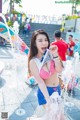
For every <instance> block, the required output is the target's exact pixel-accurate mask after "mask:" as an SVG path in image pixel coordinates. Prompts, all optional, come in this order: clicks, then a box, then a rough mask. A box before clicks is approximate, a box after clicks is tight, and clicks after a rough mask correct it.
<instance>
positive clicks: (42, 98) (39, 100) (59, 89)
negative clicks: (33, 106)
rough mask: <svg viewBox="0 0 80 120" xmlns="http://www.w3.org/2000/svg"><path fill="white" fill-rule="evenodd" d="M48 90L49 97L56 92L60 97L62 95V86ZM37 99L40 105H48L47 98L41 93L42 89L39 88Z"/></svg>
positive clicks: (48, 88)
mask: <svg viewBox="0 0 80 120" xmlns="http://www.w3.org/2000/svg"><path fill="white" fill-rule="evenodd" d="M47 90H48V93H49V96H51V95H52V93H53V92H56V91H57V92H58V94H59V95H60V94H61V88H60V85H58V86H57V87H47ZM37 97H38V103H39V105H44V104H46V100H45V97H44V95H43V93H42V92H41V90H40V88H38V91H37Z"/></svg>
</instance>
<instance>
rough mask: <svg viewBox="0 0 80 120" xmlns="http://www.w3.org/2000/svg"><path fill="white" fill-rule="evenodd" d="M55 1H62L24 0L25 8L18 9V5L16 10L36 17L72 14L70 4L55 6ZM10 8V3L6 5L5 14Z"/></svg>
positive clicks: (4, 7)
mask: <svg viewBox="0 0 80 120" xmlns="http://www.w3.org/2000/svg"><path fill="white" fill-rule="evenodd" d="M55 1H61V0H22V6H23V8H18V6H17V5H16V10H19V11H24V12H25V13H28V14H34V15H48V16H53V15H58V16H61V15H62V14H68V15H70V14H71V4H70V3H68V4H66V3H56V4H55ZM62 1H63V0H62ZM65 1H68V0H65ZM8 8H9V5H8V3H6V4H4V6H3V12H6V10H7V9H8Z"/></svg>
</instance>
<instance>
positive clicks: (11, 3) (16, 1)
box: [4, 0, 22, 18]
mask: <svg viewBox="0 0 80 120" xmlns="http://www.w3.org/2000/svg"><path fill="white" fill-rule="evenodd" d="M7 1H8V0H4V3H5V2H7ZM21 2H22V0H10V3H9V4H10V11H9V12H10V18H11V13H12V11H14V3H16V4H18V5H19V6H20V7H22V6H21V4H20V3H21Z"/></svg>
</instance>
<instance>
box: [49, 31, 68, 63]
mask: <svg viewBox="0 0 80 120" xmlns="http://www.w3.org/2000/svg"><path fill="white" fill-rule="evenodd" d="M54 39H55V40H54V41H53V42H52V43H51V46H53V45H57V47H58V54H59V56H60V58H61V60H62V61H63V62H65V61H66V54H67V52H68V45H67V43H66V42H65V41H64V40H63V39H62V38H61V32H60V31H59V30H56V31H55V32H54Z"/></svg>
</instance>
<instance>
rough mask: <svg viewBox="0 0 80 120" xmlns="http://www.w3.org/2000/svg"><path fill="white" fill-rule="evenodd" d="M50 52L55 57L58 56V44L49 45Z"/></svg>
mask: <svg viewBox="0 0 80 120" xmlns="http://www.w3.org/2000/svg"><path fill="white" fill-rule="evenodd" d="M49 50H50V53H51V54H52V55H53V56H54V57H55V56H58V47H57V46H56V45H52V46H50V47H49Z"/></svg>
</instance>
